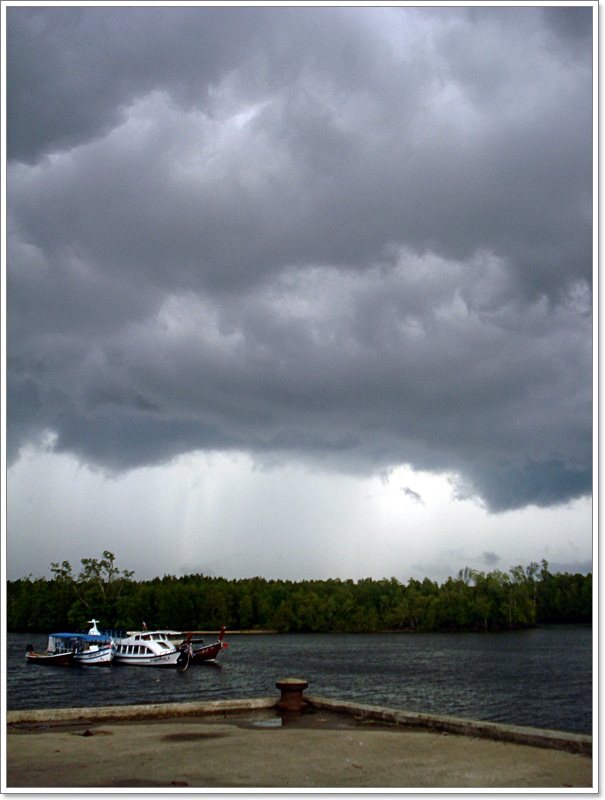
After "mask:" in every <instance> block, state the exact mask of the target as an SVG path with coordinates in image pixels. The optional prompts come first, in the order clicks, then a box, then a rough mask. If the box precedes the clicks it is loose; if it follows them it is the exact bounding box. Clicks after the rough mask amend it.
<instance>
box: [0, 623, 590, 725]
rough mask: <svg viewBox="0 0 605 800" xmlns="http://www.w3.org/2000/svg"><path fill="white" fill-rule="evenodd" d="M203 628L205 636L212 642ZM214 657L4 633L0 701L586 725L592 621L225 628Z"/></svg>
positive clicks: (55, 705) (15, 705) (33, 705)
mask: <svg viewBox="0 0 605 800" xmlns="http://www.w3.org/2000/svg"><path fill="white" fill-rule="evenodd" d="M212 640H213V638H212V637H207V638H206V641H207V642H210V641H212ZM225 641H226V642H227V643H228V648H227V649H226V650H223V651H222V653H221V654H220V655H219V665H218V666H212V665H204V666H197V667H193V666H191V667H189V669H188V670H186V671H185V672H182V673H180V672H178V671H177V670H175V669H162V668H150V667H132V666H123V665H120V666H118V665H114V666H112V667H110V668H103V667H72V668H60V667H44V666H39V665H32V664H28V663H26V661H25V647H26V645H27V644H28V643H31V644H33V645H34V649H36V650H44V648H45V645H46V636H35V635H31V634H8V635H7V639H6V655H7V660H6V697H7V701H6V702H7V708H8V709H20V708H76V707H89V706H107V705H129V704H141V703H143V704H144V703H168V702H189V701H204V700H230V699H238V698H249V697H267V696H273V695H275V697H276V698H277V697H278V696H279V692H278V690H277V689H276V688H275V682H276V681H277V680H280V679H283V678H287V677H297V678H302V679H304V680H307V681H308V682H309V688H308V690H307V694H309V695H317V696H319V697H329V698H333V699H339V700H344V701H347V700H348V701H350V702H357V703H368V704H370V705H385V706H390V707H392V708H403V709H406V710H408V711H421V712H426V713H432V714H447V715H453V716H459V717H468V718H470V719H477V720H488V721H491V722H501V723H511V724H518V725H528V726H532V727H538V728H551V729H554V730H560V731H568V732H574V733H586V734H591V733H592V709H593V701H592V692H593V686H592V629H591V628H590V627H589V626H549V627H544V628H536V629H533V630H526V631H510V632H503V633H493V634H491V633H490V634H473V633H456V634H441V633H428V634H336V635H328V634H290V635H287V636H279V635H254V636H246V635H232V636H229V634H227V636H226V638H225Z"/></svg>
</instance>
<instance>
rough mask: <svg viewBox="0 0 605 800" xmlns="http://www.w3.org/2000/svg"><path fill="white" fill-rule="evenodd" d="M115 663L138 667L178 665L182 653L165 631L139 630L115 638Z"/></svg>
mask: <svg viewBox="0 0 605 800" xmlns="http://www.w3.org/2000/svg"><path fill="white" fill-rule="evenodd" d="M115 647H116V652H115V656H114V663H116V664H130V665H131V666H138V667H176V662H177V660H178V657H179V656H180V654H181V651H180V650H178V649H177V648H176V647H175V646H174V644H172V643H171V642H170V641H169V639H168V637H167V636H166V633H165V632H163V631H138V632H137V633H133V634H132V635H131V636H126V637H124V638H120V639H115Z"/></svg>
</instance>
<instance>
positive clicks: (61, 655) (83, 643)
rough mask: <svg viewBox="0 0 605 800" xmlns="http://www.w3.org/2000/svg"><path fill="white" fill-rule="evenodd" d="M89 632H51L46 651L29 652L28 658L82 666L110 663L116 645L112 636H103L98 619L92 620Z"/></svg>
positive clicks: (38, 661) (39, 661)
mask: <svg viewBox="0 0 605 800" xmlns="http://www.w3.org/2000/svg"><path fill="white" fill-rule="evenodd" d="M90 623H91V624H92V628H91V629H90V630H89V631H88V633H81V632H77V633H51V634H49V636H48V643H47V646H46V653H44V654H39V653H34V654H32V653H31V652H29V653H28V660H29V661H32V662H33V661H34V660H36V663H43V661H41V660H40V659H41V658H42V657H43V658H44V659H45V661H44V663H52V664H55V663H56V664H61V665H64V666H67V665H69V664H72V663H73V664H80V665H82V666H95V665H110V664H111V662H112V660H113V657H114V654H115V645H114V643H113V640H112V639H111V637H108V636H103V635H102V634H101V632H100V631H99V630H98V628H97V620H96V619H92V620H90Z"/></svg>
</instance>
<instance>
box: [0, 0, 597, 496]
mask: <svg viewBox="0 0 605 800" xmlns="http://www.w3.org/2000/svg"><path fill="white" fill-rule="evenodd" d="M591 14H592V9H591V8H582V7H579V6H578V7H567V8H558V7H548V8H546V7H539V6H538V7H527V8H514V7H501V8H489V7H486V8H481V7H474V8H469V9H465V8H437V7H426V8H422V7H417V8H396V7H391V8H384V9H377V8H345V7H332V8H322V7H308V8H270V7H262V8H261V7H257V8H253V7H245V8H240V7H230V8H218V7H217V8H210V7H203V8H202V7H199V8H184V7H183V8H176V7H164V8H153V7H135V6H133V7H121V8H103V7H90V8H87V7H74V8H71V7H65V8H53V7H32V8H27V7H14V8H9V9H7V18H8V30H7V45H8V55H7V76H8V97H7V101H8V104H7V112H8V120H7V122H8V152H9V166H8V187H9V190H8V196H9V210H8V219H7V232H8V238H9V251H8V252H9V263H8V309H9V320H8V328H9V342H8V380H9V434H10V447H11V452H12V454H13V456H14V455H15V454H16V453H17V452H18V450H19V447H20V446H21V445H22V444H23V443H25V442H26V441H29V440H31V439H36V438H39V437H41V436H45V437H47V440H49V441H52V443H53V446H54V447H55V448H56V449H57V450H59V451H69V452H72V453H74V454H76V455H77V456H78V457H80V458H81V459H83V460H84V461H86V462H89V463H91V464H97V465H100V466H103V467H106V468H108V469H111V470H118V471H119V470H124V469H128V468H131V467H135V466H138V465H142V464H151V463H160V462H163V461H167V460H169V459H171V458H173V457H174V456H176V455H178V454H180V453H183V452H187V451H190V450H194V449H200V448H201V449H208V450H213V449H238V450H248V451H250V452H253V453H255V454H257V456H259V457H270V456H271V457H273V456H275V455H278V456H280V457H284V458H290V457H292V458H305V459H308V458H310V459H317V460H324V461H328V462H330V463H333V464H334V465H335V466H336V467H337V468H339V469H350V470H356V471H359V470H361V471H370V470H382V469H385V468H388V467H389V466H392V465H395V464H398V463H409V464H411V465H412V466H414V467H416V468H419V469H425V470H431V471H438V472H453V473H456V474H457V475H459V480H458V483H457V486H456V491H457V492H458V493H459V494H460V496H465V497H467V496H476V497H477V498H479V499H480V500H482V501H483V502H484V503H485V504H486V506H487V507H488V508H490V509H492V510H504V509H510V508H518V507H523V506H525V505H528V504H537V505H542V506H548V505H553V504H557V503H560V502H565V501H567V500H569V499H571V498H573V497H577V496H580V495H583V494H586V493H589V492H590V490H591V480H592V477H591V463H592V430H591V424H592V410H591V402H592V383H591V370H592V353H591V342H592V330H591V297H590V291H591V289H590V285H591V275H592V207H591V202H592V160H591V159H592V84H591V81H592V74H591V68H592V41H591V34H592V29H591Z"/></svg>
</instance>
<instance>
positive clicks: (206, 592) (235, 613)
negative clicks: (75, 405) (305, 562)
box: [6, 551, 592, 633]
mask: <svg viewBox="0 0 605 800" xmlns="http://www.w3.org/2000/svg"><path fill="white" fill-rule="evenodd" d="M51 572H52V578H36V579H34V578H32V576H29V577H27V578H21V579H19V580H12V581H8V582H7V592H6V615H7V628H8V630H9V631H14V632H17V631H19V632H38V633H42V632H50V631H58V630H82V629H84V628H86V627H87V622H88V620H91V619H92V618H93V617H94V618H95V619H97V620H99V622H100V626H101V627H104V628H113V629H123V630H132V629H140V628H141V627H142V626H143V623H145V624H146V625H147V628H148V629H150V630H152V629H166V628H168V629H173V630H200V631H202V630H217V629H218V628H220V627H221V626H222V625H224V626H225V627H226V628H227V630H272V631H277V632H279V633H324V632H325V633H336V632H342V633H364V632H373V631H409V632H427V631H497V630H505V629H510V628H520V627H530V626H534V625H543V624H556V623H590V622H591V621H592V574H588V575H583V574H568V573H556V574H553V573H551V572H550V571H549V568H548V562H547V561H545V560H543V561H542V562H541V563H540V564H537V563H536V562H532V563H531V564H529V565H528V566H525V567H523V566H520V565H519V566H514V567H511V568H510V569H509V571H508V572H502V571H500V570H494V571H492V572H478V571H476V570H474V569H470V568H469V567H465V568H464V569H461V570H460V572H459V573H458V574H457V576H456V577H455V578H452V577H450V578H448V579H447V580H446V581H445V582H444V583H442V584H441V585H439V584H438V583H436V582H435V581H431V580H429V579H428V578H425V579H424V580H423V581H419V580H415V579H413V578H411V579H410V580H408V582H407V583H403V582H401V581H400V580H398V579H397V578H394V577H392V578H389V579H387V578H383V579H382V580H375V579H372V578H365V579H363V580H358V581H353V580H341V579H330V580H303V581H288V580H267V579H265V578H260V577H255V578H246V579H238V580H227V579H225V578H218V577H211V576H208V575H202V574H193V575H185V576H183V577H174V576H171V575H166V576H164V577H161V578H160V577H158V578H153V579H152V580H143V581H137V580H135V579H134V573H133V572H131V571H128V570H120V569H118V568H117V566H116V562H115V556H114V555H113V553H111V552H109V551H105V552H104V553H103V556H102V557H101V558H99V559H95V558H83V559H82V561H81V568H80V570H79V572H78V573H77V574H75V573H74V571H73V569H72V567H71V564H70V563H69V562H68V561H63V562H62V563H60V564H59V563H53V564H52V565H51Z"/></svg>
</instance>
